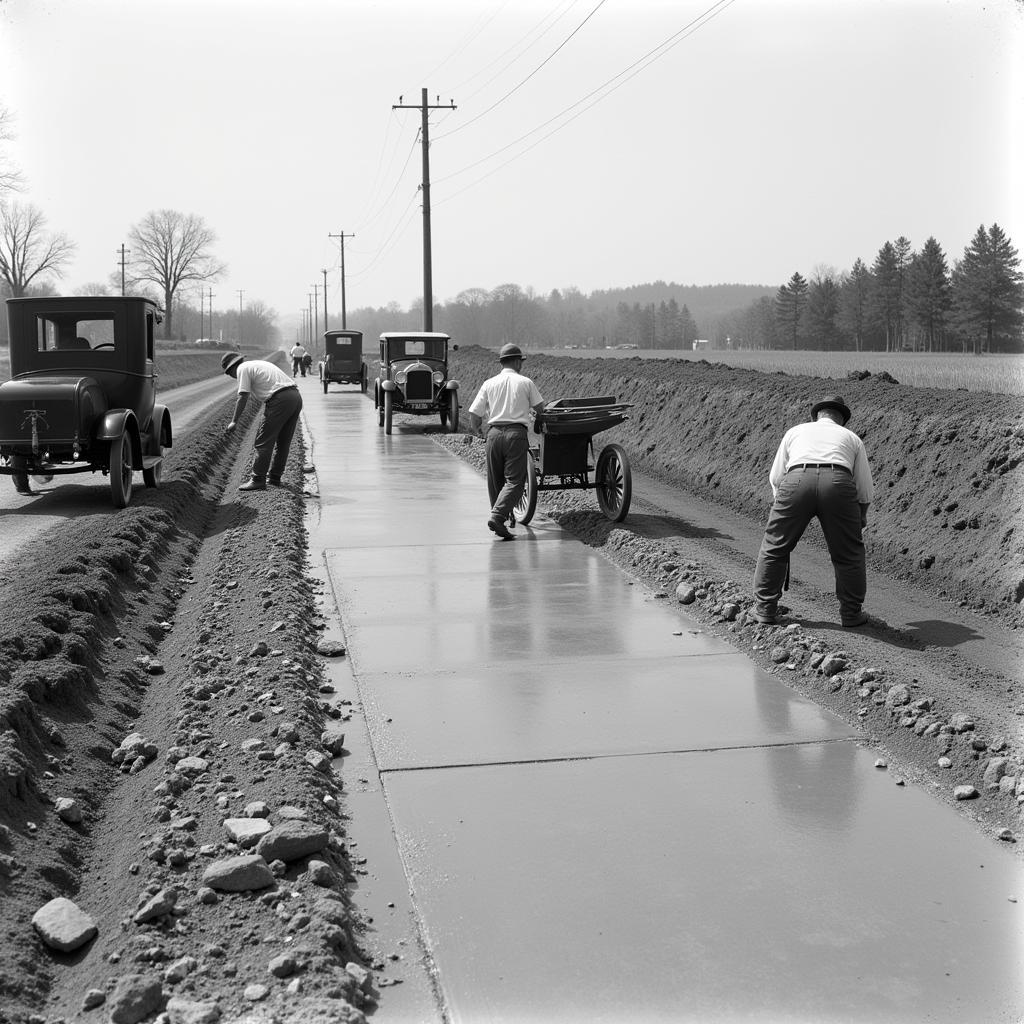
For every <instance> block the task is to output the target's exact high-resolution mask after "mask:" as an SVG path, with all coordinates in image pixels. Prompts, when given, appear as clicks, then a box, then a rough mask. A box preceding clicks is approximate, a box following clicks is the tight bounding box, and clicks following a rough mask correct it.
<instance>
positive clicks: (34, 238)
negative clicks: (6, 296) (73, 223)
mask: <svg viewBox="0 0 1024 1024" xmlns="http://www.w3.org/2000/svg"><path fill="white" fill-rule="evenodd" d="M74 253H75V243H74V242H72V241H70V240H69V239H68V237H67V236H66V235H64V234H54V233H52V232H49V231H47V230H46V217H45V216H44V215H43V211H42V210H40V209H39V208H38V207H36V206H33V205H32V204H31V203H16V202H10V203H0V278H2V279H3V280H4V281H6V282H7V285H8V287H9V288H10V289H11V296H12V297H13V298H18V297H19V296H21V295H24V294H25V291H26V290H27V289H28V287H29V285H31V284H32V282H33V281H34V280H35V279H36V278H37V277H40V276H46V275H52V276H53V277H62V276H63V274H64V267H65V265H66V264H67V262H68V260H70V259H71V257H72V256H73V255H74Z"/></svg>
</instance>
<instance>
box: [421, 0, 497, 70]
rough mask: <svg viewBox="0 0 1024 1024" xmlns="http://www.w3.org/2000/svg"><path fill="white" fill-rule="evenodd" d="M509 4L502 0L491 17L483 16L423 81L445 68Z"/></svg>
mask: <svg viewBox="0 0 1024 1024" xmlns="http://www.w3.org/2000/svg"><path fill="white" fill-rule="evenodd" d="M508 4H509V0H502V2H501V3H499V4H498V6H497V7H496V8H495V9H494V11H493V12H492V13H491V15H490V17H486V16H485V17H483V18H482V19H481V20H480V23H479V26H478V27H477V28H476V29H470V31H469V33H468V34H467V36H466V38H465V39H464V40H463V41H462V42H461V43H458V44H456V46H455V49H454V50H452V52H451V53H449V54H448V56H447V57H445V58H444V60H442V61H441V63H440V64H438V65H436V66H435V67H434V69H433V70H432V71H431V72H430V73H429V74H427V75H425V76H424V78H423V81H427V79H430V78H433V77H434V75H436V74H437V73H438V71H440V70H441V68H443V67H444V66H445V65H446V64H447V63H448V62H449V61H450V60H452V59H453V58H455V57H457V56H458V55H459V54H460V53H462V52H463V51H464V50H465V49H466V47H467V46H469V44H470V43H471V42H473V40H474V39H476V38H477V37H478V36H479V35H480V34H481V33H482V32H483V30H484V29H485V28H487V26H488V25H490V23H491V22H492V21H494V19H495V18H496V17H497V16H498V15H499V14H500V13H501V12H502V11H503V10H504V9H505V8H506V7H507V6H508Z"/></svg>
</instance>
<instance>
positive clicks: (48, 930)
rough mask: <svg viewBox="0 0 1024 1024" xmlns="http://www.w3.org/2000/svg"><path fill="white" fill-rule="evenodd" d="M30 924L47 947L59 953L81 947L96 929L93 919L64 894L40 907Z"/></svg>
mask: <svg viewBox="0 0 1024 1024" xmlns="http://www.w3.org/2000/svg"><path fill="white" fill-rule="evenodd" d="M32 927H33V928H35V930H36V932H37V933H38V934H39V938H40V939H42V940H43V942H44V943H45V944H46V945H47V946H49V947H50V949H56V950H59V951H60V952H61V953H71V952H73V951H74V950H76V949H80V948H81V947H82V946H84V945H85V944H86V943H87V942H89V941H90V939H93V938H95V936H96V934H97V932H98V931H99V929H98V928H97V927H96V922H95V921H94V920H93V919H92V918H91V917H90V916H89V915H88V914H87V913H85V911H83V910H82V909H81V908H80V907H79V906H78V905H77V904H76V903H73V902H72V901H71V900H69V899H67V898H66V897H64V896H57V897H56V898H55V899H52V900H50V902H49V903H46V904H44V905H43V906H42V907H40V908H39V909H38V910H37V911H36V912H35V914H34V915H33V917H32Z"/></svg>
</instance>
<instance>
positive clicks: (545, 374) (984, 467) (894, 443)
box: [452, 346, 1024, 624]
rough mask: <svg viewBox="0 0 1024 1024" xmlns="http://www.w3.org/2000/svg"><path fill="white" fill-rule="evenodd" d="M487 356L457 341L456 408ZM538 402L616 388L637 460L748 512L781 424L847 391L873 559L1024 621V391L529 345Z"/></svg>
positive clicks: (762, 493) (763, 504) (491, 359)
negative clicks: (865, 467)
mask: <svg viewBox="0 0 1024 1024" xmlns="http://www.w3.org/2000/svg"><path fill="white" fill-rule="evenodd" d="M498 368H499V364H498V363H497V360H496V357H495V354H494V353H493V352H491V351H489V350H486V349H481V348H479V347H476V346H472V347H468V348H460V350H459V351H458V352H457V353H456V354H455V355H454V357H453V359H452V370H453V372H454V374H455V376H457V377H458V379H459V381H460V392H461V399H462V403H463V407H464V408H465V407H466V406H468V405H469V403H470V401H471V400H472V398H473V396H474V395H475V394H476V391H477V389H478V388H479V386H480V383H481V381H482V380H483V379H484V378H486V377H488V376H490V375H492V374H493V373H495V372H497V369H498ZM524 372H525V373H527V374H528V375H529V376H530V377H532V378H533V380H534V381H535V382H536V383H537V386H538V387H539V388H540V390H541V393H542V394H543V396H544V398H545V399H546V400H550V399H554V398H576V397H583V396H587V395H609V394H610V395H614V396H615V397H616V398H618V399H619V400H620V401H624V402H630V403H632V404H633V406H634V408H633V410H632V412H631V416H630V419H629V420H628V421H627V422H625V423H623V424H622V425H621V426H619V427H616V428H614V429H613V430H610V431H607V432H606V433H603V434H602V435H601V442H602V444H607V443H608V442H610V441H618V442H619V443H621V444H622V445H623V446H624V447H625V448H626V450H627V452H628V453H629V456H630V459H631V461H632V463H633V465H634V466H636V467H637V468H638V469H640V470H642V471H645V472H647V473H650V474H651V475H653V476H656V477H659V478H660V479H662V480H664V481H665V482H667V483H670V484H676V485H678V486H681V487H684V488H685V489H687V490H690V491H692V492H694V493H697V494H699V495H703V496H706V497H709V498H711V499H713V500H715V501H718V502H721V503H723V504H725V505H728V506H729V507H732V508H735V509H737V510H738V511H741V512H744V513H746V514H748V515H751V516H753V517H755V518H767V510H768V508H769V506H770V503H771V489H770V487H769V485H768V470H769V467H770V466H771V463H772V459H773V458H774V456H775V451H776V448H777V447H778V444H779V441H780V439H781V437H782V435H783V434H784V433H785V431H786V430H787V429H788V428H789V427H791V426H793V425H794V424H795V423H798V422H800V421H802V420H806V419H807V418H808V415H809V412H810V407H811V405H812V404H813V403H814V402H815V401H816V400H817V399H819V398H821V397H822V396H823V395H825V394H835V393H837V392H838V393H839V394H841V395H842V396H843V397H844V398H845V399H846V402H847V404H848V405H849V406H850V408H851V409H852V411H853V418H852V419H851V421H850V423H849V426H850V428H851V429H852V430H854V431H855V432H856V433H857V434H859V435H860V436H861V437H862V438H863V440H864V443H865V445H866V446H867V450H868V457H869V460H870V464H871V470H872V474H873V476H874V481H875V503H874V505H873V507H872V510H871V522H870V528H869V531H868V535H867V538H866V539H867V546H868V552H869V561H870V564H871V566H872V568H874V569H876V570H878V571H880V572H883V573H886V574H888V575H889V576H892V577H894V578H897V579H907V580H910V581H912V582H913V583H914V584H915V585H916V586H920V587H922V588H925V589H927V590H929V591H930V592H932V593H934V594H937V595H939V596H943V597H948V598H951V599H953V600H956V601H960V602H962V603H964V604H966V605H970V606H971V607H972V608H975V609H978V610H986V611H990V612H995V613H999V614H1001V615H1003V616H1005V617H1006V618H1007V620H1008V621H1009V622H1010V623H1012V624H1020V623H1024V526H1022V524H1024V467H1022V462H1024V400H1022V399H1020V398H1018V397H1015V396H1010V395H994V394H986V393H979V392H967V391H941V390H934V389H923V388H912V387H906V386H903V385H900V384H898V383H896V382H894V381H892V380H889V379H886V378H885V377H884V376H866V377H864V378H863V379H855V378H852V377H851V378H847V379H842V380H831V379H827V378H821V377H796V376H788V375H786V374H784V373H773V374H765V373H759V372H757V371H753V370H744V369H739V368H736V367H730V366H726V365H724V364H721V363H715V364H711V363H707V362H704V361H701V362H691V361H685V360H646V359H639V358H636V357H634V358H630V359H622V360H614V361H612V360H604V359H602V360H593V359H578V358H569V357H561V356H557V357H556V356H530V357H529V358H528V360H527V362H526V364H525V367H524Z"/></svg>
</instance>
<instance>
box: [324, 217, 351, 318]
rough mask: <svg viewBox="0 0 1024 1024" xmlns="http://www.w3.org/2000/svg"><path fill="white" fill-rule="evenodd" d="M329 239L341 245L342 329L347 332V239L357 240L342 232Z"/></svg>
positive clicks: (330, 235) (329, 235) (330, 236)
mask: <svg viewBox="0 0 1024 1024" xmlns="http://www.w3.org/2000/svg"><path fill="white" fill-rule="evenodd" d="M327 237H328V238H337V239H338V242H339V244H340V245H341V329H342V330H345V328H346V327H348V317H347V315H346V311H345V239H346V238H355V237H356V236H355V235H346V234H345V232H344V231H342V232H341V233H340V234H337V235H332V234H328V235H327ZM324 273H326V271H324ZM324 301H325V302H326V301H327V299H326V294H325V297H324ZM324 323H325V324H326V323H327V314H326V313H325V314H324ZM324 330H325V331H326V330H327V328H326V327H324Z"/></svg>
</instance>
